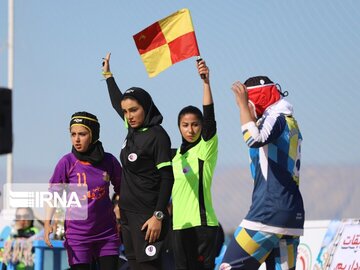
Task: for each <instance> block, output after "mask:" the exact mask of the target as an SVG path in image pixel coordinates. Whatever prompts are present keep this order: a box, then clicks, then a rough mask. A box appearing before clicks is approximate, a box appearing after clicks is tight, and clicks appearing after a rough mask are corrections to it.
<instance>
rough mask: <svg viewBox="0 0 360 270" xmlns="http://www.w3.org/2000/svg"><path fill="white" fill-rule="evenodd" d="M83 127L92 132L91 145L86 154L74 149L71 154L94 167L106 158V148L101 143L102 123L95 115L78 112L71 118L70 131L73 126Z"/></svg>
mask: <svg viewBox="0 0 360 270" xmlns="http://www.w3.org/2000/svg"><path fill="white" fill-rule="evenodd" d="M75 125H78V126H83V127H85V128H87V129H88V130H89V131H90V136H91V143H90V145H89V148H88V149H87V151H86V152H78V151H77V150H76V149H75V147H74V146H73V147H72V150H71V152H72V153H73V154H74V155H75V156H76V158H77V159H79V160H81V161H86V162H89V163H91V164H92V165H96V164H98V163H100V162H101V161H102V160H103V158H104V148H103V146H102V143H101V142H100V141H99V135H100V123H99V122H98V119H97V117H96V116H95V115H93V114H91V113H88V112H77V113H74V114H73V115H72V116H71V120H70V129H71V127H72V126H75Z"/></svg>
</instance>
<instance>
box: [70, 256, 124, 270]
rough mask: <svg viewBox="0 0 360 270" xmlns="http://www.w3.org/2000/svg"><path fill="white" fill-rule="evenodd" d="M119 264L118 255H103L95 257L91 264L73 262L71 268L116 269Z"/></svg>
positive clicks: (78, 269)
mask: <svg viewBox="0 0 360 270" xmlns="http://www.w3.org/2000/svg"><path fill="white" fill-rule="evenodd" d="M118 265H119V256H117V255H113V256H103V257H99V258H97V259H96V260H95V261H94V262H93V263H92V264H89V263H80V264H73V265H72V266H71V267H70V269H71V270H109V269H118Z"/></svg>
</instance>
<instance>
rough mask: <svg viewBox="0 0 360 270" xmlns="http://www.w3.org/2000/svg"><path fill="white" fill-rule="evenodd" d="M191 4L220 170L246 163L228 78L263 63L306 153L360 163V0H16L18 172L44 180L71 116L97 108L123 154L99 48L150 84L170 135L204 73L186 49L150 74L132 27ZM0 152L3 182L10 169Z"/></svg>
mask: <svg viewBox="0 0 360 270" xmlns="http://www.w3.org/2000/svg"><path fill="white" fill-rule="evenodd" d="M182 8H188V9H189V10H190V12H191V15H192V20H193V24H194V28H195V33H196V36H197V40H198V45H199V49H200V53H201V56H202V57H203V58H204V59H205V60H206V62H207V64H208V66H209V68H210V73H211V74H210V76H211V77H210V78H211V86H212V91H213V97H214V103H215V112H216V120H217V127H218V135H219V158H218V167H217V169H218V170H226V168H229V167H234V166H235V167H236V166H239V167H246V166H248V162H249V161H248V156H247V149H246V146H245V143H244V141H243V139H242V136H241V132H240V120H239V119H240V117H239V110H238V108H237V106H236V103H235V99H234V96H233V93H232V91H231V89H230V88H231V85H232V83H233V82H234V81H237V80H239V81H245V80H246V79H247V78H248V77H252V76H257V75H266V76H268V77H269V78H270V79H272V80H273V81H274V82H276V83H279V84H280V85H281V87H282V89H283V90H286V91H288V92H289V96H288V97H287V100H288V101H289V102H291V103H292V104H293V106H294V110H295V113H294V116H295V117H296V119H297V121H298V123H299V125H300V129H301V132H302V135H303V138H304V141H303V144H302V164H303V165H305V166H306V165H312V166H321V165H330V166H343V165H355V166H356V165H360V159H359V158H360V143H359V142H358V140H359V136H360V124H359V121H358V112H357V109H358V107H359V99H360V90H359V89H360V2H359V1H350V0H341V1H310V0H306V1H274V0H267V1H265V0H264V1H261V0H258V1H239V0H234V1H230V0H229V1H219V0H214V1H204V0H196V1H195V0H192V1H190V0H188V1H181V0H177V1H171V0H168V1H159V0H151V1H148V0H136V1H122V0H107V1H106V2H104V1H94V0H76V1H73V0H72V1H70V0H62V1H40V0H15V47H14V51H15V67H14V88H13V133H14V148H13V165H14V167H13V174H14V179H13V181H14V182H31V181H32V182H46V181H48V179H49V178H50V176H51V174H52V172H53V169H54V167H55V165H56V163H57V161H58V160H59V159H60V158H61V157H62V156H63V155H65V154H66V153H68V152H69V151H70V149H71V143H70V136H69V130H68V125H69V120H70V116H71V115H72V114H73V113H74V112H77V111H89V112H91V113H93V114H95V115H97V117H98V118H99V121H100V123H101V134H100V140H101V141H102V142H103V145H104V148H105V150H106V151H107V152H110V153H112V154H113V155H114V156H116V157H118V156H119V151H120V148H121V145H122V142H123V140H124V138H125V135H126V129H125V127H124V125H123V122H122V121H121V120H120V118H119V117H118V115H117V114H116V112H115V111H114V110H113V108H112V107H111V104H110V101H109V97H108V93H107V88H106V82H105V81H104V80H103V79H102V75H101V63H102V57H105V55H106V53H107V52H111V54H112V58H111V70H112V72H113V74H114V77H115V79H116V81H117V83H118V85H119V87H120V88H121V89H122V90H126V89H128V88H130V87H131V86H139V87H142V88H144V89H146V90H147V91H148V92H150V93H151V95H152V97H153V100H154V102H155V104H156V105H157V107H158V108H159V109H160V111H161V112H162V114H163V116H164V122H163V126H164V127H165V129H166V130H167V131H168V133H169V135H170V137H171V140H172V146H173V147H178V146H179V145H180V143H181V137H180V134H179V131H178V127H177V114H178V112H179V111H180V109H181V108H182V107H184V106H187V105H190V104H191V105H195V106H198V107H201V102H202V83H201V80H200V78H199V76H198V75H197V70H196V68H195V58H190V59H187V60H185V61H182V62H180V63H177V64H176V65H174V66H172V67H170V68H168V69H167V70H165V71H163V72H162V73H160V74H159V75H158V76H157V77H155V78H149V77H148V75H147V73H146V71H145V67H144V65H143V63H142V62H141V58H140V56H139V53H138V51H137V49H136V47H135V43H134V41H133V37H132V36H133V35H134V34H136V33H137V32H139V31H140V30H142V29H144V28H145V27H147V26H149V25H150V24H152V23H154V22H156V21H158V20H160V19H162V18H164V17H166V16H168V15H170V14H171V13H173V12H175V11H177V10H179V9H182ZM7 60H8V59H7V1H5V0H0V86H2V87H6V86H7ZM6 163H7V159H6V155H2V156H0V184H1V183H4V182H5V181H6V180H5V179H6Z"/></svg>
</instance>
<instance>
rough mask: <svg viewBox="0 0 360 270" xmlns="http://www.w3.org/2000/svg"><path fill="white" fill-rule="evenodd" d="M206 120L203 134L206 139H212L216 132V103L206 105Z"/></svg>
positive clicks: (204, 109) (204, 108) (204, 107)
mask: <svg viewBox="0 0 360 270" xmlns="http://www.w3.org/2000/svg"><path fill="white" fill-rule="evenodd" d="M203 111H204V121H203V127H202V132H201V136H202V137H203V139H204V140H205V141H208V140H210V139H211V138H212V137H214V136H215V134H216V121H215V111H214V104H209V105H204V106H203Z"/></svg>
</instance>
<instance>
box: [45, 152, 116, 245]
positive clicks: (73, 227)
mask: <svg viewBox="0 0 360 270" xmlns="http://www.w3.org/2000/svg"><path fill="white" fill-rule="evenodd" d="M121 172H122V168H121V166H120V163H119V161H118V160H117V159H116V158H115V157H114V156H113V155H111V154H109V153H105V155H104V159H103V160H102V161H101V163H100V164H97V165H95V166H94V165H91V164H90V163H88V162H83V161H80V160H78V159H77V158H76V157H75V155H74V154H72V153H69V154H67V155H65V156H63V157H62V158H61V159H60V161H59V162H58V164H57V165H56V168H55V171H54V174H53V176H52V177H51V179H50V184H58V183H59V184H60V183H61V184H80V185H81V184H87V186H88V192H87V200H88V213H87V219H86V220H66V221H65V226H66V227H65V228H66V231H65V237H66V239H67V240H80V241H82V242H93V241H101V240H111V239H113V240H115V239H116V238H118V234H117V230H116V218H115V214H114V211H113V205H112V202H111V200H110V195H109V188H110V182H111V184H112V185H113V187H114V191H115V193H116V194H119V193H120V182H121Z"/></svg>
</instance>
